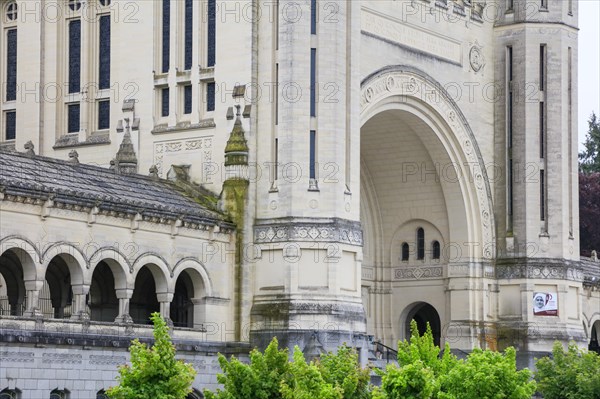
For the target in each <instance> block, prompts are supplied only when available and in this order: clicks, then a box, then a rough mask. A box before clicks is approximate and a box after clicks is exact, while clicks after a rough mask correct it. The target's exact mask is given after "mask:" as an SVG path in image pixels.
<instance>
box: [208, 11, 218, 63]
mask: <svg viewBox="0 0 600 399" xmlns="http://www.w3.org/2000/svg"><path fill="white" fill-rule="evenodd" d="M207 22H208V23H207V25H208V26H207V28H208V35H207V43H206V46H207V50H208V51H207V56H208V59H207V64H208V66H209V67H212V66H214V65H215V61H216V53H217V2H216V0H208V21H207Z"/></svg>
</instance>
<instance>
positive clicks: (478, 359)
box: [373, 321, 536, 399]
mask: <svg viewBox="0 0 600 399" xmlns="http://www.w3.org/2000/svg"><path fill="white" fill-rule="evenodd" d="M439 354H440V348H439V347H437V346H436V345H435V344H434V342H433V334H432V333H431V328H430V327H429V325H428V326H427V331H426V332H425V334H423V336H420V335H419V331H418V329H417V324H416V323H415V322H414V321H413V322H411V337H410V341H409V342H407V341H404V342H400V343H399V344H398V366H394V365H391V366H388V367H387V369H386V371H385V373H383V376H382V383H381V388H375V390H374V393H373V399H404V398H411V399H433V398H436V399H503V398H507V399H508V398H510V399H529V398H531V395H533V393H534V392H535V387H536V385H535V382H534V381H530V378H531V372H530V371H529V370H527V369H525V370H521V371H517V363H516V351H515V350H514V349H513V348H509V349H507V350H506V352H505V353H504V354H502V353H498V352H494V351H490V350H485V351H483V350H481V349H475V350H474V351H473V352H472V353H471V354H469V356H468V357H467V359H466V360H458V359H457V358H456V356H454V355H452V354H451V352H450V347H449V345H448V344H446V347H445V349H444V354H443V355H442V356H441V357H440V356H439Z"/></svg>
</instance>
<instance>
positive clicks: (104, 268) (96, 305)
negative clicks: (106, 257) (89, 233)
mask: <svg viewBox="0 0 600 399" xmlns="http://www.w3.org/2000/svg"><path fill="white" fill-rule="evenodd" d="M87 304H88V307H89V314H90V319H91V320H92V321H106V322H111V321H114V320H115V318H116V317H117V316H118V314H119V300H118V299H117V295H116V292H115V278H114V275H113V272H112V270H111V268H110V267H109V266H108V264H107V263H106V262H104V261H102V262H100V263H98V265H97V266H96V268H95V269H94V273H93V274H92V284H91V285H90V294H89V297H88V301H87Z"/></svg>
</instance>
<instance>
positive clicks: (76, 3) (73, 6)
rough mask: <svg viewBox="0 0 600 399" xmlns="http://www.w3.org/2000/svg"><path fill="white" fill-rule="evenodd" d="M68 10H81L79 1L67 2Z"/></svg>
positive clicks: (70, 0)
mask: <svg viewBox="0 0 600 399" xmlns="http://www.w3.org/2000/svg"><path fill="white" fill-rule="evenodd" d="M69 8H70V9H71V11H79V9H80V8H81V0H69Z"/></svg>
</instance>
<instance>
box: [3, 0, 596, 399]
mask: <svg viewBox="0 0 600 399" xmlns="http://www.w3.org/2000/svg"><path fill="white" fill-rule="evenodd" d="M577 10H578V2H577V0H560V1H559V0H528V1H525V0H492V1H489V0H488V1H486V2H479V1H477V0H471V1H468V0H377V1H372V0H360V1H359V0H327V1H325V0H265V1H262V0H239V1H231V0H156V1H125V0H112V1H111V0H36V1H24V0H2V1H0V13H1V14H0V26H1V27H2V29H1V33H2V35H1V36H0V58H1V62H0V76H2V87H1V100H0V101H1V104H2V110H1V113H0V130H1V136H0V148H1V149H0V398H1V399H7V398H11V399H14V398H19V399H41V398H49V397H50V398H53V399H58V398H61V399H66V398H68V399H80V398H81V399H83V398H93V397H97V398H103V397H104V396H103V392H104V389H106V388H108V387H110V386H112V385H114V383H115V380H114V378H115V376H116V368H117V366H118V365H120V364H124V363H125V362H126V361H127V360H128V354H127V347H128V345H129V342H130V340H131V339H132V338H133V337H139V338H141V339H142V340H147V339H148V338H149V337H151V328H150V326H148V316H149V315H150V313H152V312H155V311H159V312H160V313H161V314H162V315H163V316H164V317H167V318H169V319H170V322H171V323H172V325H173V339H174V342H175V343H176V344H177V347H178V353H179V356H180V357H181V358H182V359H185V360H187V361H189V362H191V363H192V364H193V365H194V366H195V367H196V369H197V370H198V377H197V379H196V381H195V382H194V388H195V391H194V393H193V394H191V395H190V398H200V397H202V394H201V392H202V389H204V388H210V389H213V388H215V387H216V377H215V376H216V373H218V372H219V370H220V368H219V366H218V363H217V361H216V354H217V353H219V352H220V353H223V354H226V355H236V356H238V357H241V358H245V357H246V356H247V354H248V352H249V350H250V348H252V347H254V346H258V347H264V346H265V345H266V344H267V343H268V342H269V341H270V339H271V338H272V337H273V336H277V337H278V339H279V341H280V342H281V343H282V344H283V345H286V346H290V347H291V346H293V345H299V346H300V348H303V349H304V350H305V352H307V353H308V354H309V355H311V356H312V355H318V353H320V352H321V351H323V350H332V349H334V348H335V347H336V346H338V345H340V344H341V343H343V342H346V343H348V344H350V345H353V346H355V347H356V348H358V349H359V352H360V355H361V360H362V361H363V362H364V363H366V362H367V361H368V360H369V359H372V358H373V357H374V346H373V342H378V343H379V344H377V345H378V347H379V348H382V347H384V345H385V346H389V347H395V345H396V341H397V340H399V339H404V338H406V337H407V334H408V325H409V323H410V321H411V320H413V319H414V320H416V321H417V324H418V326H419V329H420V330H423V329H424V328H425V325H426V323H427V322H428V323H429V324H430V325H431V327H432V330H433V333H434V335H435V339H436V341H437V342H438V343H440V344H442V345H443V344H445V343H446V342H448V343H450V344H451V346H452V348H453V349H455V350H457V351H460V352H463V353H464V352H468V351H470V350H472V349H473V348H475V347H481V348H491V349H503V348H505V347H507V346H510V345H512V346H515V347H516V348H517V349H518V353H519V362H520V363H521V365H523V366H532V364H533V358H534V357H535V356H539V355H540V354H542V353H545V352H548V351H549V350H550V349H551V346H552V344H553V342H554V341H555V340H559V341H561V342H563V343H567V342H568V341H571V340H574V341H575V342H577V343H578V344H579V345H581V346H582V347H590V348H592V349H597V347H598V342H597V341H598V335H599V334H600V291H599V285H598V279H599V278H600V263H598V262H597V261H595V260H594V259H583V258H580V255H579V223H578V218H579V210H578V194H577V193H578V180H577V119H576V115H577V85H576V82H577V53H578V47H577V32H578V28H577ZM148 342H149V341H148Z"/></svg>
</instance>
